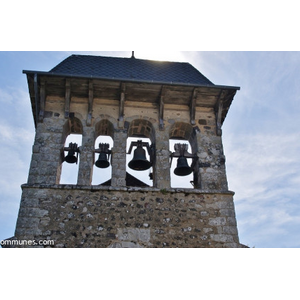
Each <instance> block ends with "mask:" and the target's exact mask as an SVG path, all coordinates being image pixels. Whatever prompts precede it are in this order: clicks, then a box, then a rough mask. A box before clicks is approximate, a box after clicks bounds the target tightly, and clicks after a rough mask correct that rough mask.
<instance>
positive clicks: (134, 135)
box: [126, 119, 155, 187]
mask: <svg viewBox="0 0 300 300" xmlns="http://www.w3.org/2000/svg"><path fill="white" fill-rule="evenodd" d="M154 140H155V137H154V129H153V126H152V124H151V123H150V122H149V121H148V120H144V119H137V120H134V121H132V122H131V124H130V127H129V130H128V138H127V143H126V153H127V155H126V185H127V186H141V187H142V186H144V187H146V186H153V174H154V172H153V168H154V167H155V157H154V153H155V151H154V144H153V142H154Z"/></svg>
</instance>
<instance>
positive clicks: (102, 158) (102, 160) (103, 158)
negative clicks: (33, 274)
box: [95, 152, 109, 169]
mask: <svg viewBox="0 0 300 300" xmlns="http://www.w3.org/2000/svg"><path fill="white" fill-rule="evenodd" d="M95 166H96V167H98V168H101V169H104V168H107V167H109V161H108V160H107V155H106V153H104V152H100V154H99V158H98V160H97V161H96V162H95Z"/></svg>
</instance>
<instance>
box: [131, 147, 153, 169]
mask: <svg viewBox="0 0 300 300" xmlns="http://www.w3.org/2000/svg"><path fill="white" fill-rule="evenodd" d="M128 167H129V168H130V169H133V170H135V171H145V170H148V169H149V168H150V167H151V163H150V161H148V160H147V159H146V151H145V150H144V149H143V147H142V146H141V145H138V146H137V148H136V149H135V150H134V154H133V159H132V160H131V161H130V162H129V163H128Z"/></svg>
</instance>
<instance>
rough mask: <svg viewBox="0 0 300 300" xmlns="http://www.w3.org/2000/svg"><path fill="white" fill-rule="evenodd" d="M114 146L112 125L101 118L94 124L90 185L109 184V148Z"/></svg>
mask: <svg viewBox="0 0 300 300" xmlns="http://www.w3.org/2000/svg"><path fill="white" fill-rule="evenodd" d="M113 146H114V126H113V124H112V123H111V122H110V121H109V120H107V119H103V120H101V121H99V122H97V124H96V125H95V144H94V149H95V150H94V166H93V178H92V185H105V186H110V185H111V177H112V164H111V150H112V148H113Z"/></svg>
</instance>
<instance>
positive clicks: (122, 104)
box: [119, 83, 126, 122]
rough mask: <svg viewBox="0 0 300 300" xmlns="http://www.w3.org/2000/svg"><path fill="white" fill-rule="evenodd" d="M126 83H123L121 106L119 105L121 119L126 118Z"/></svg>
mask: <svg viewBox="0 0 300 300" xmlns="http://www.w3.org/2000/svg"><path fill="white" fill-rule="evenodd" d="M125 89H126V86H125V83H121V95H120V106H119V121H121V122H122V121H123V120H124V105H125Z"/></svg>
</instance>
